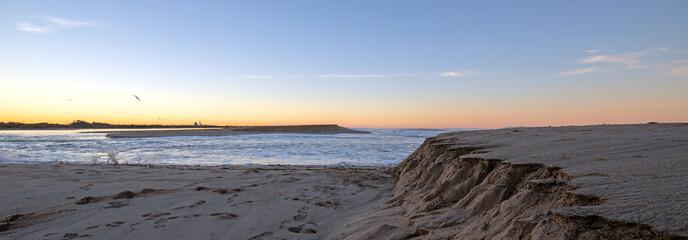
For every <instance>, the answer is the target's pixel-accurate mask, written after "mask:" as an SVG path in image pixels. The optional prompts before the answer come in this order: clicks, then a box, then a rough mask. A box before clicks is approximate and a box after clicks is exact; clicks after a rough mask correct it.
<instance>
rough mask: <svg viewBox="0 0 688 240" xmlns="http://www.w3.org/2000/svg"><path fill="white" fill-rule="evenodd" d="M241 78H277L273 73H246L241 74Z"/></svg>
mask: <svg viewBox="0 0 688 240" xmlns="http://www.w3.org/2000/svg"><path fill="white" fill-rule="evenodd" d="M239 78H241V79H244V80H253V79H273V78H275V76H273V75H256V74H245V75H242V76H240V77H239Z"/></svg>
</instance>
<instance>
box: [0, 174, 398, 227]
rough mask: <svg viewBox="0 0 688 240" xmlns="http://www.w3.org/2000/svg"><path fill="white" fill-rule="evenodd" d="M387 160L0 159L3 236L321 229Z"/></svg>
mask: <svg viewBox="0 0 688 240" xmlns="http://www.w3.org/2000/svg"><path fill="white" fill-rule="evenodd" d="M384 170H385V169H384V168H356V167H347V168H324V167H322V166H318V167H279V166H274V167H260V168H248V167H238V166H231V167H221V166H218V167H186V166H154V167H142V166H125V165H119V166H113V165H110V166H107V165H103V166H91V165H0V189H2V191H1V194H0V202H1V203H2V205H0V217H1V218H2V219H0V221H2V222H0V238H1V239H73V238H79V239H322V238H324V237H325V235H327V234H328V233H329V232H331V231H332V229H333V228H335V227H337V226H340V225H342V224H343V221H346V220H347V218H349V217H351V216H354V215H358V214H361V213H363V212H367V211H370V210H372V209H373V208H375V207H376V206H378V205H380V204H381V203H382V202H384V201H386V200H388V199H389V197H390V196H391V190H392V187H393V181H392V178H391V176H389V175H388V174H385V173H383V171H384Z"/></svg>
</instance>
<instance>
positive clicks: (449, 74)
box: [440, 71, 480, 77]
mask: <svg viewBox="0 0 688 240" xmlns="http://www.w3.org/2000/svg"><path fill="white" fill-rule="evenodd" d="M478 74H480V72H474V71H460V72H443V73H440V77H465V76H472V75H478Z"/></svg>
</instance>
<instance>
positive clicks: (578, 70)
mask: <svg viewBox="0 0 688 240" xmlns="http://www.w3.org/2000/svg"><path fill="white" fill-rule="evenodd" d="M591 72H599V69H597V68H596V67H590V68H585V69H576V70H571V71H566V72H561V73H559V74H557V75H558V76H570V75H578V74H585V73H591Z"/></svg>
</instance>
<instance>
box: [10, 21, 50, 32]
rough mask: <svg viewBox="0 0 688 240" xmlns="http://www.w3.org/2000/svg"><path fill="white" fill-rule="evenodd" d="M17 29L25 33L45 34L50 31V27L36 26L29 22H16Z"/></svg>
mask: <svg viewBox="0 0 688 240" xmlns="http://www.w3.org/2000/svg"><path fill="white" fill-rule="evenodd" d="M16 27H17V30H19V31H22V32H25V33H40V34H45V33H48V32H50V31H51V28H49V27H44V26H36V25H33V24H30V23H23V22H21V23H17V24H16Z"/></svg>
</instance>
